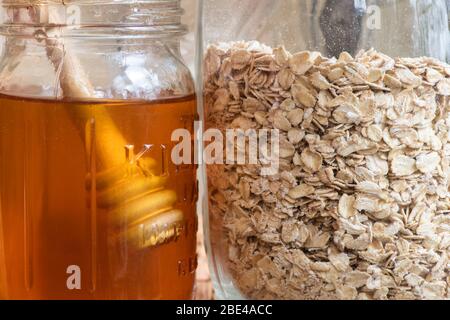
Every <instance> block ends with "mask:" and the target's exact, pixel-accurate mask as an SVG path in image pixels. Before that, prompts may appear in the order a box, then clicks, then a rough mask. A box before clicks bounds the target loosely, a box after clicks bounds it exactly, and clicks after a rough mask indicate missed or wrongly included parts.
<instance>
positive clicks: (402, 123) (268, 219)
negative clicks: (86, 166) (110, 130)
mask: <svg viewBox="0 0 450 320" xmlns="http://www.w3.org/2000/svg"><path fill="white" fill-rule="evenodd" d="M447 9H448V8H447V5H446V1H445V0H437V1H430V0H413V1H410V0H397V1H387V0H386V1H382V0H380V1H375V0H372V1H371V0H366V1H365V0H362V1H353V0H345V1H326V0H317V1H314V0H310V1H308V0H285V1H272V0H260V1H253V0H229V1H223V0H209V1H205V2H204V4H203V13H204V16H203V21H202V23H203V41H204V42H203V52H204V55H203V72H202V75H203V90H204V91H203V99H204V100H203V103H202V105H203V107H204V110H203V116H204V119H203V120H204V126H205V131H204V134H203V140H204V142H205V148H204V150H203V159H204V163H205V165H204V169H205V185H206V186H207V190H206V191H205V193H204V196H203V199H204V214H205V219H204V220H205V221H206V222H207V224H206V232H205V233H206V235H207V238H208V239H207V240H208V241H207V247H208V248H207V249H208V250H207V251H208V252H209V253H210V261H211V265H210V267H211V270H212V271H213V282H214V285H215V290H216V296H217V297H218V298H220V299H231V298H233V299H236V298H249V299H360V300H380V299H392V300H396V299H408V300H409V299H411V300H413V299H414V300H416V299H417V300H424V299H449V298H450V290H449V287H450V273H449V268H450V264H449V257H450V193H449V182H450V170H449V169H450V166H449V163H450V162H449V161H450V142H449V141H450V140H449V138H450V136H449V132H450V117H449V115H450V102H449V101H450V65H448V64H447V63H446V61H445V60H446V57H447V56H448V52H447V50H448V49H449V48H448V41H449V37H450V36H449V29H448V14H447V12H448V10H447Z"/></svg>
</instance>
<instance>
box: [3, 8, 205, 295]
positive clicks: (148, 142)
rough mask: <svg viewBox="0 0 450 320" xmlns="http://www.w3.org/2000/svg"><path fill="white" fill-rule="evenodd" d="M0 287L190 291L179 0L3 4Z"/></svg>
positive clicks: (189, 89)
mask: <svg viewBox="0 0 450 320" xmlns="http://www.w3.org/2000/svg"><path fill="white" fill-rule="evenodd" d="M1 5H2V13H3V15H2V21H1V26H0V34H1V39H2V47H1V58H0V137H1V138H0V298H3V299H188V298H190V297H191V296H192V290H193V282H194V273H195V268H196V235H195V234H196V228H197V220H196V209H195V203H196V198H197V184H196V168H195V166H194V165H193V164H191V165H182V166H180V165H175V163H174V162H173V161H172V160H171V153H172V150H173V148H174V146H175V145H176V143H177V142H176V141H172V138H171V137H172V132H173V131H174V130H176V129H179V128H180V129H183V130H185V131H186V130H187V131H188V132H189V133H193V127H194V120H195V118H196V117H197V113H196V100H195V95H194V84H193V81H192V77H191V75H190V73H189V70H188V69H187V68H186V66H185V65H184V63H183V61H182V58H181V57H180V53H179V42H180V37H181V36H183V34H184V33H185V31H186V30H185V28H184V26H183V25H181V23H180V17H181V15H182V12H183V11H182V10H181V8H180V2H179V1H178V0H164V1H161V0H158V1H153V0H148V1H128V0H124V1H113V2H111V1H106V0H97V1H90V0H89V1H88V0H85V1H84V0H83V1H39V2H36V1H28V0H21V1H7V0H4V1H2V2H1Z"/></svg>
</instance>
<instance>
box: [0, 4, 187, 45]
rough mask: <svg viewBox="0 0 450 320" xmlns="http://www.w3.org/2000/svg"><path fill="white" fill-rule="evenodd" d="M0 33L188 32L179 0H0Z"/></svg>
mask: <svg viewBox="0 0 450 320" xmlns="http://www.w3.org/2000/svg"><path fill="white" fill-rule="evenodd" d="M0 9H1V11H2V12H1V13H2V16H1V18H0V35H3V36H16V37H30V36H34V34H35V32H38V31H39V30H49V29H55V28H57V29H58V37H83V38H112V37H113V38H162V37H180V36H183V35H185V34H186V33H187V28H186V26H185V25H183V24H182V23H181V16H182V15H183V14H184V10H183V9H182V8H181V4H180V0H76V1H74V0H65V1H62V0H60V1H55V0H39V1H33V0H0Z"/></svg>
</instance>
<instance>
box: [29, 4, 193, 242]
mask: <svg viewBox="0 0 450 320" xmlns="http://www.w3.org/2000/svg"><path fill="white" fill-rule="evenodd" d="M49 14H50V16H49V17H48V21H49V22H51V21H59V19H58V18H59V17H57V16H52V14H53V15H54V13H49ZM59 36H60V34H59V31H58V29H57V28H56V27H49V28H46V29H45V30H41V31H40V32H38V33H37V34H36V38H37V39H38V40H44V41H45V46H46V51H47V57H48V59H49V60H50V61H51V63H52V64H53V66H54V68H55V71H56V73H57V75H59V82H60V87H61V89H62V91H63V95H64V96H66V97H70V98H71V99H72V98H74V99H77V100H92V99H93V98H94V97H95V94H94V89H93V87H92V84H91V83H90V81H89V78H88V76H87V75H86V73H85V71H84V69H83V67H82V65H81V63H80V61H79V60H78V58H77V57H76V55H75V54H74V53H73V50H71V49H70V48H69V46H68V44H66V43H64V39H63V38H61V37H59ZM94 108H95V119H94V118H93V117H92V116H91V114H90V108H89V107H87V106H77V107H74V108H72V109H73V110H72V111H71V112H70V115H71V117H72V118H76V119H82V120H83V122H84V123H86V124H87V125H86V136H85V140H86V146H87V147H88V148H89V141H90V140H91V138H90V135H91V129H90V128H91V126H93V125H95V128H96V129H95V141H97V142H96V146H95V154H96V157H97V160H98V161H99V162H101V163H102V167H103V168H107V169H106V170H104V171H102V172H100V173H98V174H96V177H95V179H94V180H95V189H96V194H97V205H98V206H99V207H103V208H107V209H108V214H109V215H110V217H109V218H110V221H111V222H112V223H113V225H114V226H115V229H114V230H115V231H114V232H115V234H114V236H113V237H118V238H119V239H122V237H126V239H127V240H128V242H129V243H130V244H132V246H133V247H135V248H138V249H143V248H148V247H152V246H156V245H158V244H162V243H165V242H167V241H169V240H171V239H174V238H176V237H178V236H179V234H180V232H181V230H182V223H183V221H184V216H183V212H182V211H181V210H178V209H175V208H174V204H175V202H176V200H177V195H176V193H175V191H173V190H169V189H166V188H165V187H164V186H165V184H166V181H167V177H166V176H165V175H157V174H156V173H155V170H154V169H155V166H156V165H157V162H156V161H155V160H154V159H151V158H141V159H139V158H138V157H136V156H135V155H134V153H133V152H134V150H133V149H132V148H131V147H130V146H128V143H127V141H126V140H125V138H124V137H123V135H122V134H121V132H120V131H119V129H118V128H117V126H116V125H115V123H114V120H113V119H112V118H111V117H110V115H109V114H108V111H107V110H106V109H105V108H104V107H103V106H100V105H96V106H94ZM127 148H128V149H127ZM126 150H128V155H127V154H126V152H125V151H126ZM136 159H137V160H136ZM87 180H88V183H87V187H88V188H93V187H94V186H92V183H91V182H90V181H92V177H88V179H87ZM124 225H126V228H124V227H123V226H124Z"/></svg>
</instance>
